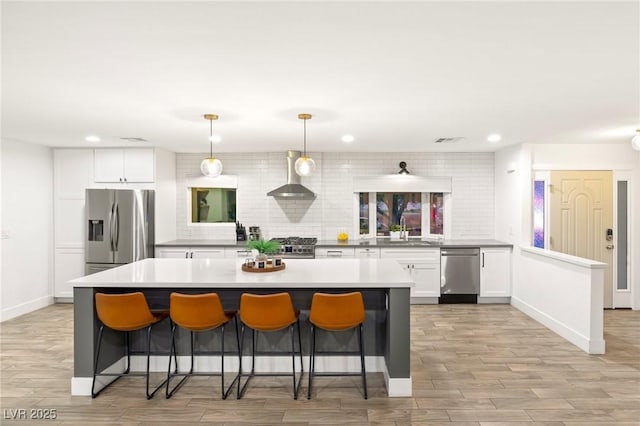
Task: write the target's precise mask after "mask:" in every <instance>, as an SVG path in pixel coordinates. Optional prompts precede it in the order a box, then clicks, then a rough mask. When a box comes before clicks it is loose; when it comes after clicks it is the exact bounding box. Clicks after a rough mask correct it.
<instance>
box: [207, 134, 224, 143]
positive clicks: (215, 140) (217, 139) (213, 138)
mask: <svg viewBox="0 0 640 426" xmlns="http://www.w3.org/2000/svg"><path fill="white" fill-rule="evenodd" d="M209 141H211V142H213V143H220V142H222V138H221V137H220V136H219V135H211V137H210V138H209Z"/></svg>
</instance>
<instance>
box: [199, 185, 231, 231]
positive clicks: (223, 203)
mask: <svg viewBox="0 0 640 426" xmlns="http://www.w3.org/2000/svg"><path fill="white" fill-rule="evenodd" d="M235 221H236V190H235V189H230V188H191V222H192V223H235Z"/></svg>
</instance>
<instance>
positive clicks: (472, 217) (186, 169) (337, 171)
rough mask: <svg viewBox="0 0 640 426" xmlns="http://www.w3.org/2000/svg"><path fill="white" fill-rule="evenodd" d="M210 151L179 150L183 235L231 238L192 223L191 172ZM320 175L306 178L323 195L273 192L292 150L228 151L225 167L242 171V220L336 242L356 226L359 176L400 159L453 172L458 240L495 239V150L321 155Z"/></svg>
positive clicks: (268, 230) (423, 170)
mask: <svg viewBox="0 0 640 426" xmlns="http://www.w3.org/2000/svg"><path fill="white" fill-rule="evenodd" d="M205 156H206V154H177V156H176V161H177V195H176V202H177V212H176V213H177V214H176V220H177V223H176V226H177V238H180V239H203V238H206V239H228V238H229V232H228V230H224V231H223V230H221V229H220V228H208V227H201V226H199V227H193V226H188V225H187V219H188V218H187V189H186V188H187V178H188V177H190V176H198V175H199V174H200V162H201V161H202V159H203V158H205ZM310 156H311V157H312V158H313V159H314V160H315V161H316V171H315V173H314V174H313V175H312V176H310V177H307V178H303V179H302V183H303V184H304V185H305V186H306V187H308V188H309V189H311V190H312V191H314V192H315V193H316V195H317V198H316V199H315V200H313V201H311V200H277V199H274V198H272V197H268V196H267V195H266V194H267V192H268V191H270V190H272V189H274V188H276V187H278V186H280V185H283V184H284V183H286V179H287V171H286V169H287V161H286V153H284V152H269V153H248V154H244V153H223V154H220V155H219V158H220V159H221V160H222V162H223V164H224V173H225V174H229V175H235V176H237V177H238V193H237V218H238V220H239V221H240V222H241V223H243V224H244V225H245V226H246V227H249V226H254V225H256V226H260V228H261V230H262V233H263V236H264V237H265V238H270V237H276V236H292V235H299V236H305V237H318V238H319V239H322V240H334V239H335V238H336V235H337V234H338V233H339V232H348V233H349V234H350V235H352V236H355V235H357V230H355V229H353V223H354V220H353V214H354V212H353V192H352V185H351V181H352V178H353V176H373V175H381V174H393V173H397V171H398V170H399V167H398V163H399V162H400V161H406V162H407V168H408V169H409V171H410V172H411V173H412V174H414V175H418V176H450V177H451V178H452V196H451V200H452V202H451V209H452V212H451V213H452V214H451V217H452V235H450V236H448V237H450V238H493V237H494V223H493V222H494V219H493V218H494V202H493V198H494V168H493V163H494V155H493V153H440V152H439V153H428V152H422V153H404V154H402V155H399V154H397V153H342V152H341V153H317V152H312V153H310Z"/></svg>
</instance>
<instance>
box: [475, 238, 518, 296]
mask: <svg viewBox="0 0 640 426" xmlns="http://www.w3.org/2000/svg"><path fill="white" fill-rule="evenodd" d="M480 255H481V259H480V296H481V297H510V296H511V250H509V249H482V250H481V254H480Z"/></svg>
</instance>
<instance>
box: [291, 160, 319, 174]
mask: <svg viewBox="0 0 640 426" xmlns="http://www.w3.org/2000/svg"><path fill="white" fill-rule="evenodd" d="M294 168H295V170H296V173H297V174H298V175H300V176H309V175H310V174H311V173H313V171H314V170H315V169H316V162H315V161H313V158H311V157H300V158H298V159H297V160H296V163H295V165H294Z"/></svg>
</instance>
